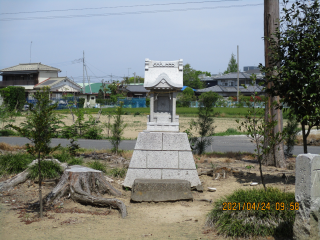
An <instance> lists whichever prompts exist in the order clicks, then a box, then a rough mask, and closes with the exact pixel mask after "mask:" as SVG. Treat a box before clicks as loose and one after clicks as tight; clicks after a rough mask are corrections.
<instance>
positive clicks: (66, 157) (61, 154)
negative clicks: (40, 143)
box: [52, 148, 83, 165]
mask: <svg viewBox="0 0 320 240" xmlns="http://www.w3.org/2000/svg"><path fill="white" fill-rule="evenodd" d="M52 156H53V158H56V159H58V160H59V161H60V162H66V163H68V165H82V164H83V160H82V159H81V158H77V157H74V156H72V155H71V154H70V152H69V151H68V149H67V148H60V150H58V151H56V152H54V153H53V154H52Z"/></svg>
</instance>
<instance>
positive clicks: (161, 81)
mask: <svg viewBox="0 0 320 240" xmlns="http://www.w3.org/2000/svg"><path fill="white" fill-rule="evenodd" d="M144 87H145V88H146V89H148V90H150V89H154V90H156V89H157V90H173V89H175V90H177V89H181V88H182V87H183V60H182V59H180V60H176V61H155V60H150V59H148V58H146V60H145V77H144Z"/></svg>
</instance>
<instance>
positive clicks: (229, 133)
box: [214, 128, 246, 136]
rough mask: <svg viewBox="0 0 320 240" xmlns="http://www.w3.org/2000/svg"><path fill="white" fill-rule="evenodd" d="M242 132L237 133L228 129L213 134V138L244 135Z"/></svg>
mask: <svg viewBox="0 0 320 240" xmlns="http://www.w3.org/2000/svg"><path fill="white" fill-rule="evenodd" d="M245 134H246V133H244V132H238V131H237V130H236V129H234V128H228V129H227V131H225V132H219V133H215V134H214V136H230V135H245Z"/></svg>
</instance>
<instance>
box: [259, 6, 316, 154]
mask: <svg viewBox="0 0 320 240" xmlns="http://www.w3.org/2000/svg"><path fill="white" fill-rule="evenodd" d="M283 2H284V8H283V9H282V11H283V14H282V17H281V18H280V27H279V28H277V30H276V32H275V34H274V36H273V37H271V38H269V39H268V41H269V42H270V55H269V59H270V60H269V61H270V62H271V63H272V64H271V67H264V66H263V65H262V64H260V69H261V71H262V72H264V73H265V74H266V81H267V82H268V83H272V87H271V88H270V89H267V90H266V91H267V92H268V93H269V94H270V95H272V96H280V97H281V98H282V104H280V105H279V106H278V107H280V108H283V104H286V105H287V106H289V107H290V110H292V111H290V112H289V113H290V114H294V115H295V117H296V119H297V121H298V122H300V124H301V127H302V133H303V143H304V152H305V153H307V142H306V139H307V136H308V135H309V133H310V130H311V128H312V127H313V126H317V125H320V94H319V93H320V6H319V1H318V0H315V1H311V2H306V1H303V2H301V1H298V0H296V1H295V2H294V3H292V5H291V3H290V5H291V6H290V7H289V8H287V4H288V2H289V1H288V0H284V1H283ZM272 73H275V74H272ZM284 111H286V109H284ZM305 126H308V129H307V132H306V133H305Z"/></svg>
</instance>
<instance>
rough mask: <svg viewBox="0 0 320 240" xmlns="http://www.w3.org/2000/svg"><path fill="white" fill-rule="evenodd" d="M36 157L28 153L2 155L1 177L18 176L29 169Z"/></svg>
mask: <svg viewBox="0 0 320 240" xmlns="http://www.w3.org/2000/svg"><path fill="white" fill-rule="evenodd" d="M33 160H34V157H32V156H30V155H29V154H26V153H16V154H12V153H8V154H4V155H0V175H4V174H17V173H20V172H22V171H24V170H26V169H27V167H28V165H29V164H30V163H31V162H32V161H33Z"/></svg>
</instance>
